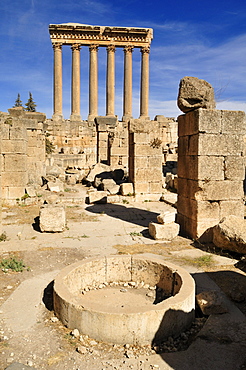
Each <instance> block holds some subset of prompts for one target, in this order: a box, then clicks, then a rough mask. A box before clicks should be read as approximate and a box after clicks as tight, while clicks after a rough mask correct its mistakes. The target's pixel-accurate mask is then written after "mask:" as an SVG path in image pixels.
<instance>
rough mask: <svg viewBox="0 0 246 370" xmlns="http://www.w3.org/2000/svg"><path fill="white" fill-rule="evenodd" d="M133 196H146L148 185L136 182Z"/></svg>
mask: <svg viewBox="0 0 246 370" xmlns="http://www.w3.org/2000/svg"><path fill="white" fill-rule="evenodd" d="M134 193H135V194H141V193H142V194H148V193H149V183H147V182H136V183H135V184H134Z"/></svg>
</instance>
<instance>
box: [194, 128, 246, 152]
mask: <svg viewBox="0 0 246 370" xmlns="http://www.w3.org/2000/svg"><path fill="white" fill-rule="evenodd" d="M243 150H244V140H243V135H240V134H229V133H226V134H217V135H215V134H203V133H200V134H196V135H192V136H190V138H189V147H188V152H187V154H188V155H207V154H208V153H209V155H238V156H241V155H242V153H243Z"/></svg>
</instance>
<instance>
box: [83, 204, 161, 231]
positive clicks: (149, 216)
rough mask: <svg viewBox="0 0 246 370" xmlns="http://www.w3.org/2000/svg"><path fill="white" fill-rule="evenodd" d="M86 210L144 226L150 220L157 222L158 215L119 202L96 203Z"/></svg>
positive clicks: (147, 224) (146, 225)
mask: <svg viewBox="0 0 246 370" xmlns="http://www.w3.org/2000/svg"><path fill="white" fill-rule="evenodd" d="M86 210H87V211H89V212H92V213H98V214H102V213H105V214H107V215H108V216H111V217H114V218H117V219H120V220H123V221H127V222H131V223H133V224H135V225H139V226H144V227H148V226H149V223H150V222H153V221H154V222H155V221H156V217H157V216H158V213H156V212H151V211H147V210H144V209H140V208H133V207H125V206H123V205H119V204H103V205H102V204H94V205H92V206H88V207H86Z"/></svg>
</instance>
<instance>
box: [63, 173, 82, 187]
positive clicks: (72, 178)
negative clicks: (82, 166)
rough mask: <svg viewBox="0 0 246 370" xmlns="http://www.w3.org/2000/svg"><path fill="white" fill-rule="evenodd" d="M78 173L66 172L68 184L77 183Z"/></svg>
mask: <svg viewBox="0 0 246 370" xmlns="http://www.w3.org/2000/svg"><path fill="white" fill-rule="evenodd" d="M78 177H79V176H78V175H77V174H66V175H65V181H66V183H67V185H75V184H76V183H77V180H78Z"/></svg>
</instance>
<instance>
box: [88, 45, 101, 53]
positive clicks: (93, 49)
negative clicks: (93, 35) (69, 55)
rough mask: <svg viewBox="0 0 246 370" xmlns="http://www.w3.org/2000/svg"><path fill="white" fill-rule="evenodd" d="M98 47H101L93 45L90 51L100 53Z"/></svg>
mask: <svg viewBox="0 0 246 370" xmlns="http://www.w3.org/2000/svg"><path fill="white" fill-rule="evenodd" d="M98 46H99V45H97V44H91V45H90V46H89V50H90V51H96V52H97V51H98Z"/></svg>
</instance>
